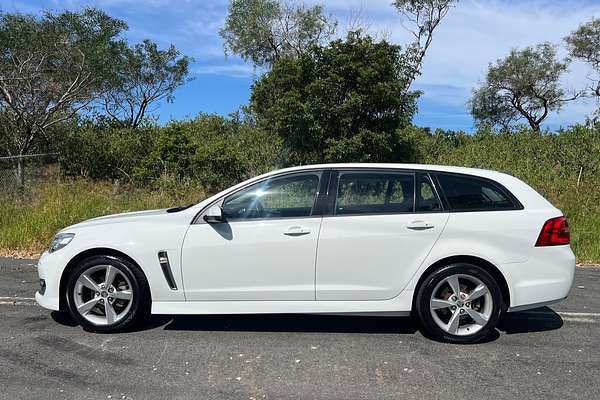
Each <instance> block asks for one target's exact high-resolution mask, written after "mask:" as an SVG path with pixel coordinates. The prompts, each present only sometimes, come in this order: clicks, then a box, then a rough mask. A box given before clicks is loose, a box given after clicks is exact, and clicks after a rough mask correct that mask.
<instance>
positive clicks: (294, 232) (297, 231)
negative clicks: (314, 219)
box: [283, 226, 310, 236]
mask: <svg viewBox="0 0 600 400" xmlns="http://www.w3.org/2000/svg"><path fill="white" fill-rule="evenodd" d="M309 233H310V229H308V228H303V227H301V226H292V227H290V228H289V229H288V230H287V231H285V232H283V234H284V235H286V236H302V235H308V234H309Z"/></svg>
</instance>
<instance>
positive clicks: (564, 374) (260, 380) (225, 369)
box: [0, 259, 600, 400]
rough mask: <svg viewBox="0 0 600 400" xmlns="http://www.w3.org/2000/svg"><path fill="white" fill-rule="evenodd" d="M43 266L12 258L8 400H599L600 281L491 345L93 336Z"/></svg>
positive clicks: (320, 327) (392, 325)
mask: <svg viewBox="0 0 600 400" xmlns="http://www.w3.org/2000/svg"><path fill="white" fill-rule="evenodd" d="M34 263H35V262H34V261H27V260H21V261H18V260H12V259H0V398H2V399H46V398H52V399H61V398H65V399H79V398H90V399H107V398H111V399H130V398H133V399H148V398H157V399H161V398H182V399H183V398H195V399H203V400H204V399H263V398H264V399H344V400H346V399H378V400H379V399H443V400H447V399H479V398H481V399H489V398H494V399H510V400H515V399H529V398H531V399H534V398H536V399H539V398H544V399H561V400H564V399H597V398H600V329H599V328H600V269H599V268H586V269H578V270H577V279H576V284H575V286H574V287H573V290H572V292H571V296H570V297H569V299H568V300H567V301H565V302H563V303H561V304H558V305H556V306H552V307H551V308H547V307H545V308H540V309H537V310H533V311H529V312H522V313H515V314H509V315H508V316H506V317H505V318H504V319H503V321H502V323H501V326H500V329H499V331H498V333H497V334H496V335H494V336H493V337H491V338H490V340H489V341H488V342H486V343H482V344H477V345H471V346H457V345H448V344H443V343H437V342H433V341H431V340H429V339H427V338H425V337H423V336H422V335H421V333H420V332H419V331H418V327H417V325H416V324H415V322H414V321H412V320H411V319H410V318H379V317H333V316H292V315H283V316H281V315H280V316H278V315H269V316H209V317H207V316H198V317H175V318H171V317H163V316H156V317H152V318H151V319H149V320H148V321H147V324H146V326H145V327H143V329H142V330H140V331H138V332H132V333H122V334H104V335H99V334H92V333H87V332H84V331H83V330H82V329H81V328H80V327H79V326H75V325H74V324H73V322H72V321H71V320H70V319H69V318H67V317H65V316H64V315H62V314H57V313H52V314H51V313H50V312H48V311H46V310H43V309H42V308H39V307H38V306H36V305H33V303H32V301H31V300H30V299H31V298H32V297H33V293H34V291H35V289H36V286H37V275H36V271H35V266H34Z"/></svg>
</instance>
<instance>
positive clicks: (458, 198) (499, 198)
mask: <svg viewBox="0 0 600 400" xmlns="http://www.w3.org/2000/svg"><path fill="white" fill-rule="evenodd" d="M438 179H439V181H440V185H441V186H442V189H443V190H444V194H445V195H446V198H447V199H448V203H450V208H451V209H452V210H454V211H469V210H483V211H486V210H510V209H514V208H516V206H515V204H514V203H513V201H512V200H511V199H510V197H509V196H508V195H507V194H506V193H505V192H504V190H502V189H501V188H500V187H498V186H497V185H495V184H493V183H492V182H489V181H487V180H483V179H477V178H472V177H468V176H462V175H450V174H439V175H438Z"/></svg>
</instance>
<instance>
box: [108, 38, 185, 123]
mask: <svg viewBox="0 0 600 400" xmlns="http://www.w3.org/2000/svg"><path fill="white" fill-rule="evenodd" d="M192 61H193V59H192V58H190V57H187V56H184V55H181V53H180V52H179V51H178V50H177V49H176V48H175V46H173V45H171V46H169V48H167V49H165V50H161V49H160V48H159V47H158V45H157V44H156V43H154V42H152V41H150V40H147V39H146V40H144V41H143V42H142V43H138V44H136V45H135V46H133V47H131V48H126V49H125V50H124V51H123V53H122V54H121V56H120V57H119V59H117V60H115V63H114V64H113V66H114V69H115V70H114V80H113V82H112V85H111V87H110V89H109V90H107V91H106V92H104V93H103V94H102V98H101V104H102V108H103V111H104V112H105V113H106V114H107V115H108V116H109V117H110V118H111V119H112V120H113V122H115V123H116V124H117V125H118V126H121V127H126V128H132V129H135V128H137V127H138V126H139V125H140V123H141V122H142V121H143V120H144V116H145V115H147V113H148V112H151V111H154V110H155V108H154V107H155V106H156V104H157V103H158V102H159V101H161V100H166V101H167V102H172V101H173V99H174V92H175V90H176V89H177V88H178V87H179V86H181V85H183V84H184V83H186V82H187V81H189V78H188V74H189V64H190V62H192Z"/></svg>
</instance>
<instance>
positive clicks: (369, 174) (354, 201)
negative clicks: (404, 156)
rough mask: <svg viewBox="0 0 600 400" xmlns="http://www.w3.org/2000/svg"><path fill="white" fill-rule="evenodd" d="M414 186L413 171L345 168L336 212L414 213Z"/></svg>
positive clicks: (339, 213) (336, 213)
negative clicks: (348, 169) (350, 169)
mask: <svg viewBox="0 0 600 400" xmlns="http://www.w3.org/2000/svg"><path fill="white" fill-rule="evenodd" d="M414 189H415V177H414V174H412V173H401V172H377V171H364V172H357V171H348V172H343V171H342V172H340V175H339V178H338V189H337V199H336V205H335V215H347V214H397V213H411V212H413V211H414Z"/></svg>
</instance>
